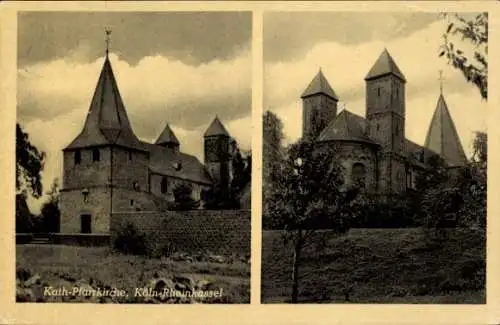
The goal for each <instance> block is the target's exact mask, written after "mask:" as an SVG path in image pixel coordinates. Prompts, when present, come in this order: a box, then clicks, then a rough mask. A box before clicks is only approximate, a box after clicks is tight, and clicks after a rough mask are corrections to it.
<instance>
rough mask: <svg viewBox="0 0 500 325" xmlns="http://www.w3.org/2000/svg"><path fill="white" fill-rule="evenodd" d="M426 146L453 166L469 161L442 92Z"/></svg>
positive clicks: (426, 139)
mask: <svg viewBox="0 0 500 325" xmlns="http://www.w3.org/2000/svg"><path fill="white" fill-rule="evenodd" d="M425 147H426V148H428V149H430V150H432V151H434V152H436V153H437V154H439V155H441V156H442V157H443V158H444V159H445V160H446V162H447V163H448V164H449V165H451V166H461V165H463V164H465V163H466V162H467V157H466V156H465V153H464V149H463V147H462V144H461V143H460V137H459V136H458V132H457V129H456V128H455V123H453V119H452V118H451V114H450V111H449V110H448V105H446V101H445V100H444V97H443V95H442V94H441V95H440V96H439V99H438V102H437V106H436V110H435V111H434V115H433V116H432V120H431V123H430V126H429V131H428V132H427V136H426V138H425Z"/></svg>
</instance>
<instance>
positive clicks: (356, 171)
mask: <svg viewBox="0 0 500 325" xmlns="http://www.w3.org/2000/svg"><path fill="white" fill-rule="evenodd" d="M352 181H353V183H354V184H355V185H356V186H359V187H361V188H364V187H365V182H366V168H365V165H363V164H362V163H355V164H353V165H352Z"/></svg>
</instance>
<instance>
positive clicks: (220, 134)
mask: <svg viewBox="0 0 500 325" xmlns="http://www.w3.org/2000/svg"><path fill="white" fill-rule="evenodd" d="M251 25H252V14H251V12H140V13H139V12H20V13H19V14H18V70H17V121H16V122H17V126H16V128H17V130H16V216H15V217H16V252H15V253H16V301H17V302H81V303H139V304H140V303H250V238H251V234H250V223H251V222H250V219H251V217H250V215H251V213H250V201H251V198H250V193H251V189H250V184H251V174H252V173H251V142H252V141H251V134H252V117H251V115H252V114H251V107H252V102H251V98H252V79H251V75H252V71H251V69H252V53H251V42H252V26H251Z"/></svg>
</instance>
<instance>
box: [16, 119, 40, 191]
mask: <svg viewBox="0 0 500 325" xmlns="http://www.w3.org/2000/svg"><path fill="white" fill-rule="evenodd" d="M44 163H45V153H44V152H42V151H39V150H38V149H37V148H36V147H35V146H34V145H33V144H31V142H30V140H29V136H28V133H25V132H24V131H23V130H22V128H21V125H19V123H17V124H16V190H17V192H18V194H19V193H20V192H22V191H23V190H27V191H28V192H29V194H31V195H32V196H33V197H35V198H39V197H40V196H41V195H42V192H43V188H42V175H41V173H42V171H43V168H44Z"/></svg>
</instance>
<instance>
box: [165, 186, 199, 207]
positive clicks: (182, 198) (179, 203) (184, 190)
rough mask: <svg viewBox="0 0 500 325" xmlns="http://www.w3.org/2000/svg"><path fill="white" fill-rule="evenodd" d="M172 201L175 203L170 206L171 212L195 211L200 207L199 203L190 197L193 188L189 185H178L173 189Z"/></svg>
mask: <svg viewBox="0 0 500 325" xmlns="http://www.w3.org/2000/svg"><path fill="white" fill-rule="evenodd" d="M173 192H174V199H175V202H174V204H173V205H172V206H171V210H177V211H188V210H194V209H197V208H198V206H199V205H200V202H199V201H196V200H195V199H193V197H192V193H193V188H192V187H191V185H189V184H185V183H182V184H179V185H178V186H176V187H175V188H174V191H173Z"/></svg>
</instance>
